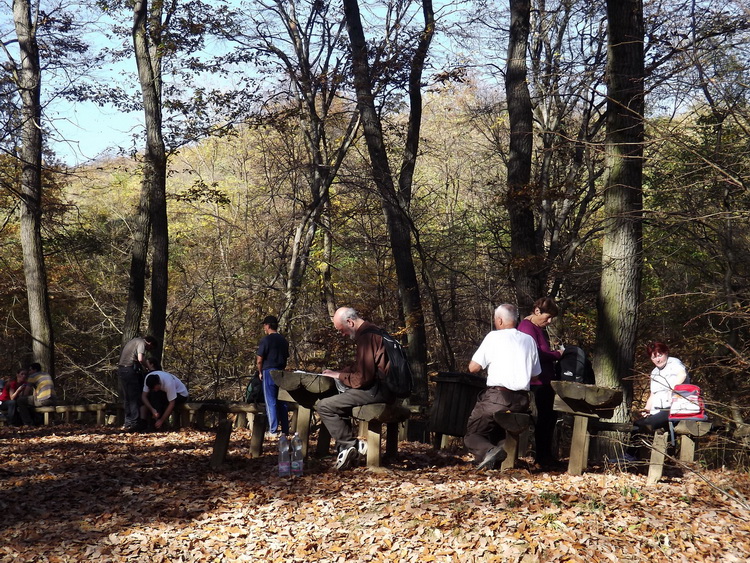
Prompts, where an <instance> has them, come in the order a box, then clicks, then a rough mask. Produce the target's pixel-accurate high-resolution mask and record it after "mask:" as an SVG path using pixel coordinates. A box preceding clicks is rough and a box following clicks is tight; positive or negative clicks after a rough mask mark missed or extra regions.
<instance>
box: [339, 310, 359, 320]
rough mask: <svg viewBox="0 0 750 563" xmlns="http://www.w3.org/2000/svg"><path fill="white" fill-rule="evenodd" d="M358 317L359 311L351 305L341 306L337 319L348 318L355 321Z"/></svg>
mask: <svg viewBox="0 0 750 563" xmlns="http://www.w3.org/2000/svg"><path fill="white" fill-rule="evenodd" d="M358 318H359V313H357V311H356V310H354V309H353V308H351V307H341V309H340V313H339V320H340V321H341V322H345V321H347V320H349V319H352V320H353V321H356V320H357V319H358Z"/></svg>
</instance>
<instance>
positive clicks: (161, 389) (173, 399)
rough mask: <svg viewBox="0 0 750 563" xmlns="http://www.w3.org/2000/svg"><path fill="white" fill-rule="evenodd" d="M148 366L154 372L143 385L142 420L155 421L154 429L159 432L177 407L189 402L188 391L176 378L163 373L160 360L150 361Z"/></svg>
mask: <svg viewBox="0 0 750 563" xmlns="http://www.w3.org/2000/svg"><path fill="white" fill-rule="evenodd" d="M147 364H148V367H149V369H151V370H152V371H151V372H150V373H149V374H148V375H147V376H146V380H145V381H144V383H143V393H142V394H141V399H142V401H143V406H142V407H141V419H143V420H149V419H150V420H153V421H154V427H155V428H156V429H157V430H159V429H160V428H161V427H162V426H163V425H164V424H165V423H166V422H167V420H169V415H171V414H172V412H173V411H174V409H175V407H177V406H179V405H182V404H184V403H186V402H187V400H188V390H187V387H185V384H184V383H182V381H180V380H179V379H177V377H176V376H174V375H172V374H171V373H169V372H166V371H162V369H161V363H160V362H159V361H158V360H154V359H149V360H147ZM149 413H150V415H149Z"/></svg>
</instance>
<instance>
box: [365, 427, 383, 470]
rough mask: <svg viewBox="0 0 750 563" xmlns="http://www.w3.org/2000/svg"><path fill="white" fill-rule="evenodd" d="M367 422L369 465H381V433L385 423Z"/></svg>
mask: <svg viewBox="0 0 750 563" xmlns="http://www.w3.org/2000/svg"><path fill="white" fill-rule="evenodd" d="M365 424H367V467H380V433H381V431H382V428H383V425H382V424H381V423H380V422H376V421H374V420H373V421H370V422H367V423H365Z"/></svg>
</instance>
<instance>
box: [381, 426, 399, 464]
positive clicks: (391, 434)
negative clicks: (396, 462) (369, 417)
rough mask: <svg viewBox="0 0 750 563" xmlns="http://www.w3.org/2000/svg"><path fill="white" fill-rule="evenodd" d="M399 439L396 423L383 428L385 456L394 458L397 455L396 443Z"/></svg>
mask: <svg viewBox="0 0 750 563" xmlns="http://www.w3.org/2000/svg"><path fill="white" fill-rule="evenodd" d="M400 437H401V433H400V425H399V423H398V422H389V423H388V424H386V426H385V455H387V456H388V457H389V458H395V457H396V456H397V455H398V441H399V438H400Z"/></svg>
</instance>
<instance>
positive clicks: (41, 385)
mask: <svg viewBox="0 0 750 563" xmlns="http://www.w3.org/2000/svg"><path fill="white" fill-rule="evenodd" d="M26 373H27V374H28V375H27V376H26V383H27V385H28V386H29V387H30V388H31V389H32V390H33V393H28V394H22V395H21V396H20V397H19V398H17V399H16V405H17V406H18V414H19V415H21V420H22V421H23V423H24V424H25V425H27V426H33V424H34V417H33V416H32V415H33V408H34V407H47V406H49V405H54V404H55V398H56V396H55V384H54V383H53V381H52V377H51V376H50V374H48V373H47V372H44V371H42V366H41V365H40V364H39V363H37V362H34V363H33V364H30V365H29V367H28V368H27V369H26Z"/></svg>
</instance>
